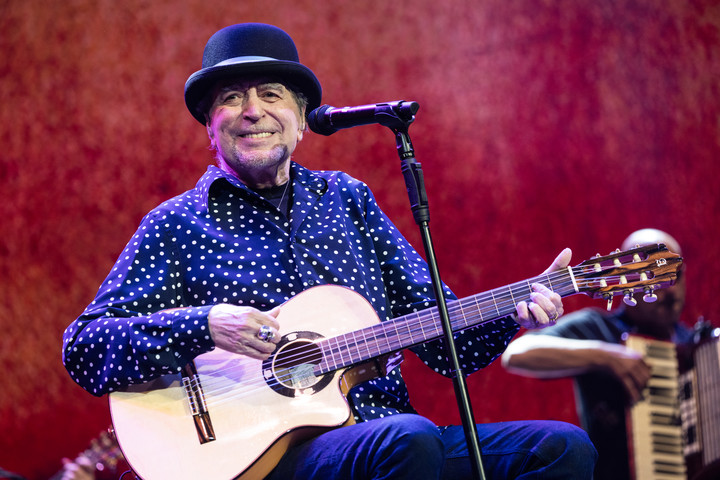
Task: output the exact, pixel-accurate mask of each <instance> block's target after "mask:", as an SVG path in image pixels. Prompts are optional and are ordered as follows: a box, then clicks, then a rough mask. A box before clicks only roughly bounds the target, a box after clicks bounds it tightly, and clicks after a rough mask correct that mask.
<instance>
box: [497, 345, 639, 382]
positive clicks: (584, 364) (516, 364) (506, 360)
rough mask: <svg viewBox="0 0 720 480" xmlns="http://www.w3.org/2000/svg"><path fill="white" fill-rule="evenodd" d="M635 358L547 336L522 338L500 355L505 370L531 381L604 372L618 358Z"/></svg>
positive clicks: (604, 347) (613, 349)
mask: <svg viewBox="0 0 720 480" xmlns="http://www.w3.org/2000/svg"><path fill="white" fill-rule="evenodd" d="M625 356H632V357H634V358H637V357H638V354H637V353H634V352H632V351H631V350H629V349H627V348H626V347H624V346H622V345H616V344H612V343H607V342H603V341H600V340H579V339H574V338H562V337H555V336H551V335H523V336H522V337H519V338H517V339H515V340H513V341H512V342H511V343H510V345H509V346H508V348H507V350H505V353H503V355H502V363H503V366H504V367H505V368H507V369H508V371H510V372H512V373H516V374H518V375H524V376H528V377H535V378H559V377H568V376H575V375H580V374H583V373H588V372H591V371H597V370H605V369H607V365H610V364H611V363H612V362H614V361H615V359H616V358H618V357H625Z"/></svg>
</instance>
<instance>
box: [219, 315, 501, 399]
mask: <svg viewBox="0 0 720 480" xmlns="http://www.w3.org/2000/svg"><path fill="white" fill-rule="evenodd" d="M506 303H509V302H506ZM474 317H475V318H477V317H481V316H480V315H474ZM426 320H431V322H432V323H428V322H427V321H424V323H428V326H429V327H431V328H434V329H436V333H437V334H438V335H440V332H439V330H437V323H436V322H435V321H434V320H433V319H432V318H430V319H426ZM490 321H493V320H487V321H485V322H484V323H488V322H490ZM336 370H338V369H336ZM328 373H329V372H328ZM288 378H289V377H288ZM286 379H287V378H282V377H278V378H276V379H273V380H272V381H271V382H270V383H271V384H275V385H277V384H280V383H283V381H284V380H286ZM267 387H268V383H266V381H265V379H263V378H261V377H258V378H256V379H255V381H249V382H245V383H244V384H243V386H242V387H238V385H237V384H233V385H227V384H226V388H224V389H216V390H214V391H213V394H214V397H212V398H211V399H210V400H209V401H208V404H209V405H212V406H214V407H217V406H219V405H221V404H223V403H225V402H227V401H231V400H235V399H237V398H242V397H243V396H245V395H248V394H249V395H252V394H255V393H256V392H258V391H266V390H267ZM287 388H289V389H291V390H292V388H291V387H287ZM223 390H224V391H223Z"/></svg>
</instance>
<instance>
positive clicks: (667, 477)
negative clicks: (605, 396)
mask: <svg viewBox="0 0 720 480" xmlns="http://www.w3.org/2000/svg"><path fill="white" fill-rule="evenodd" d="M715 333H717V332H715ZM626 345H627V346H628V347H629V348H632V349H633V350H636V351H638V352H641V353H642V355H643V358H644V360H645V363H647V364H648V365H649V366H650V369H651V372H652V373H651V378H650V380H649V382H648V384H647V386H646V387H645V390H644V392H643V399H642V400H641V401H639V402H637V403H636V404H635V405H633V406H632V407H630V408H629V409H628V412H627V416H628V419H627V427H628V442H629V445H628V447H629V451H630V463H631V469H632V472H631V473H632V475H633V478H634V479H635V480H710V479H715V480H717V479H720V347H719V346H718V336H717V335H711V336H709V338H705V339H703V340H700V341H698V342H697V344H696V345H694V346H693V348H692V349H691V351H690V352H688V353H686V354H684V353H685V352H683V350H679V349H678V348H677V346H676V345H675V344H673V343H671V342H666V341H661V340H655V339H650V338H645V337H640V336H634V335H630V336H628V338H627V339H626Z"/></svg>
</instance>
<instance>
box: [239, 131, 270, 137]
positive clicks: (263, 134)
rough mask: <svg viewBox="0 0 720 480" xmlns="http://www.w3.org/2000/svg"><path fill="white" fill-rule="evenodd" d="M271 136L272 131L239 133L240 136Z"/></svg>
mask: <svg viewBox="0 0 720 480" xmlns="http://www.w3.org/2000/svg"><path fill="white" fill-rule="evenodd" d="M270 136H272V133H270V132H260V133H244V134H242V135H240V137H242V138H267V137H270Z"/></svg>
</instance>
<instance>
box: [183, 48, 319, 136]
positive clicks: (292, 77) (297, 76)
mask: <svg viewBox="0 0 720 480" xmlns="http://www.w3.org/2000/svg"><path fill="white" fill-rule="evenodd" d="M248 75H253V76H257V75H263V76H268V77H277V78H279V79H280V80H283V81H285V82H287V83H288V85H289V86H290V87H291V88H296V89H298V90H300V92H301V93H302V94H303V95H305V96H306V97H307V100H308V106H307V110H306V111H305V114H306V115H307V114H308V113H310V112H311V111H312V110H314V109H316V108H317V107H319V106H320V101H321V98H322V87H321V86H320V82H319V81H318V79H317V77H315V74H314V73H313V72H312V71H311V70H310V69H309V68H307V67H306V66H304V65H302V64H300V63H297V62H290V61H285V60H274V59H272V60H241V59H239V60H238V61H235V62H232V63H225V64H222V65H215V66H212V67H207V68H203V69H202V70H199V71H197V72H195V73H193V74H192V75H190V77H189V78H188V79H187V82H185V105H187V108H188V110H190V113H191V114H192V116H193V117H195V119H196V120H197V121H198V122H200V123H202V124H203V125H205V113H206V112H203V111H201V108H199V107H200V104H201V103H202V100H203V98H204V97H205V95H206V94H207V92H208V91H209V89H211V88H213V86H214V85H215V83H216V82H217V81H218V80H223V79H227V78H233V77H235V78H241V77H245V76H248Z"/></svg>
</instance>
